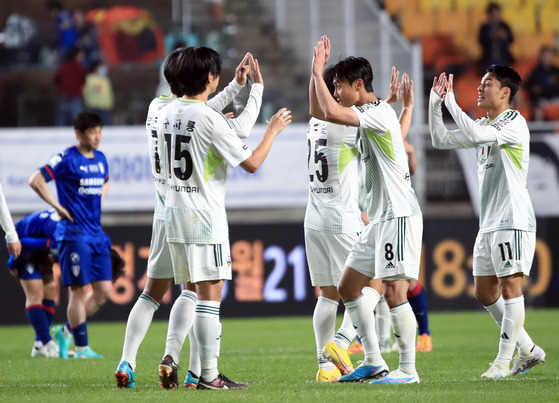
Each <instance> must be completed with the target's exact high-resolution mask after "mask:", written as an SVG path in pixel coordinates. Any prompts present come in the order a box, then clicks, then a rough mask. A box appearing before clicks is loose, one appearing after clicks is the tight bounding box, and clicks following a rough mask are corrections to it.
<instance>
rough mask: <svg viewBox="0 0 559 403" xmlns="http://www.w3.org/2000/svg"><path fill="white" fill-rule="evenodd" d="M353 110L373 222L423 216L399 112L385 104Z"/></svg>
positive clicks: (375, 102) (377, 103)
mask: <svg viewBox="0 0 559 403" xmlns="http://www.w3.org/2000/svg"><path fill="white" fill-rule="evenodd" d="M352 109H353V110H354V111H355V112H356V113H357V116H358V117H359V144H360V152H361V163H362V166H363V168H364V170H365V175H364V185H365V192H366V201H365V203H366V204H365V205H366V206H367V213H368V215H369V220H370V222H371V223H373V224H374V223H378V222H380V221H385V220H389V219H392V218H397V217H407V216H412V215H420V214H421V209H420V207H419V203H418V202H417V197H416V196H415V192H414V191H413V189H412V187H411V180H410V172H409V167H408V157H407V154H406V150H405V148H404V141H403V140H402V130H401V127H400V122H399V121H398V117H397V116H396V112H394V109H392V107H391V106H390V105H388V104H387V103H386V102H385V101H382V100H377V101H374V102H370V103H367V104H364V105H361V106H353V107H352Z"/></svg>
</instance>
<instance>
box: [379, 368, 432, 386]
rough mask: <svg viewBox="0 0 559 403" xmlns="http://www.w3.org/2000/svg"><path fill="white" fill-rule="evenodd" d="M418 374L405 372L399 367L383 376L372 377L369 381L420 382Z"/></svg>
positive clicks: (392, 382)
mask: <svg viewBox="0 0 559 403" xmlns="http://www.w3.org/2000/svg"><path fill="white" fill-rule="evenodd" d="M420 382H421V381H420V380H419V376H418V375H417V372H414V373H413V374H408V373H407V372H404V371H402V370H401V369H399V368H398V369H397V370H396V371H392V372H390V373H389V374H388V375H386V376H385V377H384V378H379V379H373V380H372V381H371V382H369V383H391V384H400V383H420Z"/></svg>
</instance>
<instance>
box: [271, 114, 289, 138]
mask: <svg viewBox="0 0 559 403" xmlns="http://www.w3.org/2000/svg"><path fill="white" fill-rule="evenodd" d="M292 119H293V117H292V116H291V111H290V110H288V109H287V108H281V109H280V110H279V111H277V113H276V114H275V115H274V116H272V118H271V119H270V121H269V122H268V129H270V130H271V131H272V132H273V133H274V135H277V134H279V133H281V131H282V130H283V129H285V127H286V126H287V125H288V124H290V123H291V121H292Z"/></svg>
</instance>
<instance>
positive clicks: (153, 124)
mask: <svg viewBox="0 0 559 403" xmlns="http://www.w3.org/2000/svg"><path fill="white" fill-rule="evenodd" d="M176 99H177V98H176V97H168V96H164V95H161V96H159V97H157V98H154V99H153V101H151V103H150V104H149V108H148V117H147V119H146V134H147V136H148V150H149V161H150V163H151V172H152V174H153V180H154V183H155V207H154V209H153V215H154V216H155V217H156V218H159V219H161V220H163V219H165V193H166V192H167V186H166V181H165V178H166V177H165V173H164V172H163V166H162V165H161V153H162V150H163V149H162V148H161V146H162V144H160V143H159V141H158V139H157V117H158V115H159V113H160V111H161V109H162V108H164V107H165V106H167V105H169V104H170V103H171V102H173V101H175V100H176Z"/></svg>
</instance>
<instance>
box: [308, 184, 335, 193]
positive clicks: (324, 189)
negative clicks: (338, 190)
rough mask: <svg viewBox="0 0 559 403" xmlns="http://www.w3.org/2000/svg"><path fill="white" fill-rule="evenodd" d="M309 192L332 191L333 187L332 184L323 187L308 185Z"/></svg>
mask: <svg viewBox="0 0 559 403" xmlns="http://www.w3.org/2000/svg"><path fill="white" fill-rule="evenodd" d="M310 190H311V193H334V189H333V188H332V186H328V187H325V188H317V187H313V186H310Z"/></svg>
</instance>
